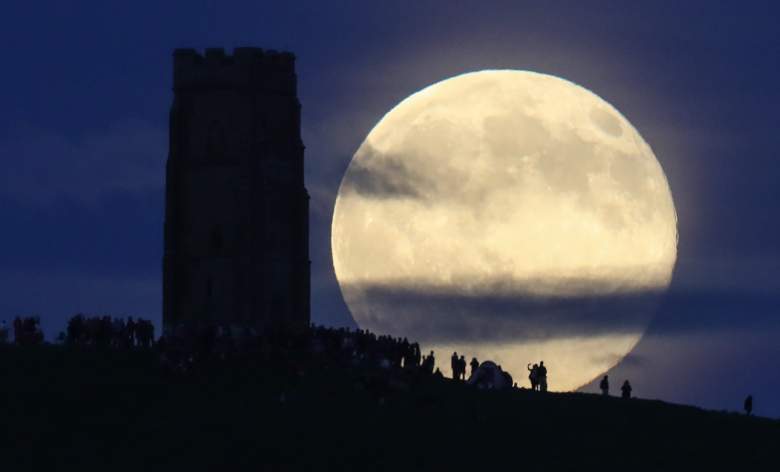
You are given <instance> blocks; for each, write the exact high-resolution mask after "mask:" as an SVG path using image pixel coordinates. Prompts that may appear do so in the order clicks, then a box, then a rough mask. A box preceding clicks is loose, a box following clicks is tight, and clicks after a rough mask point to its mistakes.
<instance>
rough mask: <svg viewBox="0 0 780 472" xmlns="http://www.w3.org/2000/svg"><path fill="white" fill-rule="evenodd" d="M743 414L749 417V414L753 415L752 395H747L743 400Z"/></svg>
mask: <svg viewBox="0 0 780 472" xmlns="http://www.w3.org/2000/svg"><path fill="white" fill-rule="evenodd" d="M744 406H745V414H747V415H748V416H750V414H751V413H753V395H748V396H747V398H745V405H744Z"/></svg>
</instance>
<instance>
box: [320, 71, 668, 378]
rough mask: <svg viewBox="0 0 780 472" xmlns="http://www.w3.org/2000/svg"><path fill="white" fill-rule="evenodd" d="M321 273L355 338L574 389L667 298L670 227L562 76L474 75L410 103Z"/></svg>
mask: <svg viewBox="0 0 780 472" xmlns="http://www.w3.org/2000/svg"><path fill="white" fill-rule="evenodd" d="M332 248H333V262H334V266H335V270H336V276H337V278H338V280H339V284H340V286H341V288H342V292H343V294H344V297H345V300H346V302H347V304H348V305H349V308H350V310H351V312H352V314H353V316H354V317H355V320H356V321H357V322H358V324H359V325H360V326H361V327H363V328H368V329H371V330H373V331H378V332H380V333H382V332H384V333H389V334H393V335H403V336H407V337H409V338H410V339H421V340H422V341H423V348H424V349H434V350H435V351H436V354H437V365H439V366H441V367H442V370H444V371H445V372H449V355H450V354H452V351H453V350H457V351H458V353H459V354H465V355H466V356H467V358H468V359H470V357H471V356H478V357H479V359H480V360H486V359H493V360H495V361H496V362H498V363H499V364H502V366H503V367H504V369H506V370H509V371H510V373H512V374H513V376H514V377H515V379H516V380H517V381H518V382H525V377H526V374H527V372H526V371H525V366H526V364H527V363H529V362H537V361H539V360H540V359H544V361H545V364H547V365H548V366H549V369H550V386H551V388H553V389H558V390H566V389H573V388H576V387H578V386H580V385H582V384H584V383H586V382H588V381H589V380H591V379H593V378H594V377H595V376H597V375H599V374H600V373H602V372H603V371H605V370H607V369H609V368H610V367H611V366H613V365H614V364H615V363H617V362H618V361H619V360H620V359H621V358H622V357H623V356H624V355H625V354H626V353H627V352H628V351H630V350H631V348H632V347H633V346H634V345H635V344H636V343H637V341H638V340H639V338H640V337H641V335H642V333H643V331H644V329H645V326H646V323H647V320H648V317H647V314H648V313H649V311H650V310H651V305H652V303H648V301H647V299H646V298H643V297H641V296H638V295H641V294H644V293H648V292H657V291H659V290H663V289H665V288H666V287H667V286H668V285H669V282H670V280H671V276H672V271H673V268H674V262H675V259H676V255H677V218H676V214H675V210H674V204H673V202H672V197H671V193H670V191H669V186H668V184H667V182H666V178H665V176H664V173H663V170H662V169H661V167H660V165H659V163H658V161H657V160H656V158H655V156H654V155H653V152H652V150H651V149H650V147H649V146H648V145H647V144H646V143H645V141H644V140H643V139H642V137H641V136H640V135H639V133H638V132H637V131H636V130H635V129H634V128H633V126H631V124H630V123H629V122H628V121H627V120H626V119H625V118H624V117H623V116H622V115H621V114H620V113H619V112H618V111H617V110H615V109H614V108H613V107H612V106H610V105H609V104H608V103H606V102H605V101H604V100H602V99H601V98H599V97H598V96H596V95H595V94H593V93H591V92H590V91H588V90H586V89H584V88H582V87H579V86H577V85H575V84H573V83H571V82H568V81H565V80H563V79H560V78H557V77H553V76H548V75H542V74H536V73H531V72H524V71H509V70H502V71H482V72H476V73H470V74H464V75H460V76H457V77H453V78H451V79H448V80H445V81H442V82H439V83H437V84H434V85H432V86H430V87H427V88H425V89H423V90H421V91H419V92H417V93H415V94H414V95H412V96H410V97H408V98H407V99H405V100H404V101H403V102H401V103H400V104H399V105H398V106H396V107H395V108H393V109H392V110H391V111H390V112H389V113H387V115H385V117H384V118H382V120H381V121H380V122H379V123H378V124H377V125H376V126H375V127H374V129H373V130H372V131H371V133H369V135H368V137H367V138H366V139H365V141H364V142H363V144H362V145H361V146H360V148H359V149H358V151H357V153H356V154H355V156H354V157H353V159H352V162H351V164H350V166H349V169H348V170H347V172H346V174H345V176H344V179H343V181H342V184H341V188H340V189H339V195H338V198H337V200H336V208H335V212H334V216H333V228H332Z"/></svg>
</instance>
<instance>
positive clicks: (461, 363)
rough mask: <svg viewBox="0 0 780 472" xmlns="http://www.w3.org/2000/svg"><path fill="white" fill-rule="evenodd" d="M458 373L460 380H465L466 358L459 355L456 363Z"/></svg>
mask: <svg viewBox="0 0 780 472" xmlns="http://www.w3.org/2000/svg"><path fill="white" fill-rule="evenodd" d="M458 373H459V374H460V379H461V380H466V356H463V355H461V356H460V360H459V361H458Z"/></svg>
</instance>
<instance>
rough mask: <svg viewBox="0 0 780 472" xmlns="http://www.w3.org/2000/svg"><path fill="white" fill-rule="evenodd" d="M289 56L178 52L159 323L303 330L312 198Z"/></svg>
mask: <svg viewBox="0 0 780 472" xmlns="http://www.w3.org/2000/svg"><path fill="white" fill-rule="evenodd" d="M294 61H295V58H294V56H293V55H292V54H289V53H278V52H274V51H264V50H262V49H256V48H237V49H235V51H234V53H233V55H232V56H230V55H227V54H225V52H224V50H222V49H207V50H206V52H205V54H204V55H201V54H199V53H197V52H196V51H194V50H191V49H179V50H176V51H175V52H174V86H173V91H174V99H173V105H172V107H171V112H170V149H169V155H168V162H167V169H166V210H165V213H166V217H165V251H164V258H163V279H164V282H163V285H164V287H163V324H164V328H165V330H167V331H170V330H171V329H173V328H174V327H175V326H177V325H180V324H189V325H198V324H201V323H225V324H231V325H238V326H251V327H256V328H258V329H264V328H266V327H268V326H271V325H282V326H285V327H290V328H295V327H304V326H306V325H308V323H309V250H308V240H309V236H308V198H309V197H308V193H307V192H306V189H305V187H304V182H303V152H304V146H303V143H302V141H301V137H300V103H299V102H298V99H297V92H296V88H297V87H296V76H295V65H294V64H295V62H294Z"/></svg>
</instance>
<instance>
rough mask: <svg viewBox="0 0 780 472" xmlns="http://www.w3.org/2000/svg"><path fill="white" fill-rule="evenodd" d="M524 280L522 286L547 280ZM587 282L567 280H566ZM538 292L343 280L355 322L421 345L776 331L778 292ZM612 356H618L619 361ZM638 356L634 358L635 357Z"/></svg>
mask: <svg viewBox="0 0 780 472" xmlns="http://www.w3.org/2000/svg"><path fill="white" fill-rule="evenodd" d="M546 283H548V282H545V281H539V282H538V283H536V282H533V281H529V282H525V283H524V284H523V286H525V287H528V286H533V285H534V284H537V285H539V284H542V285H543V284H546ZM578 283H582V284H585V283H587V284H592V282H584V281H583V282H578V281H568V282H563V283H562V284H563V285H567V286H570V285H577V284H578ZM590 287H591V289H592V290H593V292H595V293H600V294H594V295H587V294H583V292H582V291H581V290H580V291H576V292H573V293H576V295H569V296H540V295H538V294H533V293H529V292H528V291H527V290H524V289H523V288H522V287H521V286H518V285H517V284H512V283H505V284H489V285H481V286H479V287H477V288H472V289H467V288H464V289H457V288H446V287H441V286H432V285H426V284H424V283H419V284H392V283H385V284H345V285H344V286H343V293H344V297H345V299H346V300H348V301H349V305H350V308H352V310H353V311H355V312H357V313H360V316H359V320H358V321H359V323H360V325H361V326H362V327H367V328H369V329H371V330H373V331H376V332H379V333H390V334H396V335H398V334H403V335H409V333H414V334H413V337H414V338H415V339H417V340H420V341H423V342H440V341H447V342H465V341H468V342H505V341H515V342H516V341H538V340H548V339H560V338H572V337H591V336H600V335H609V334H631V333H641V332H645V331H646V330H647V331H648V333H650V334H652V335H655V336H686V335H693V334H700V333H705V334H712V333H729V332H734V331H737V330H744V331H751V330H753V331H755V330H759V331H760V330H763V329H780V317H777V316H776V315H775V311H774V307H777V306H780V296H778V295H764V296H761V295H756V294H747V293H741V292H718V291H696V292H694V291H690V292H671V293H665V294H664V293H661V292H657V291H645V292H643V291H633V292H623V293H619V292H617V291H613V292H612V293H608V290H607V289H605V288H604V287H601V288H599V287H594V286H592V285H590ZM616 360H617V359H616ZM637 361H638V360H637Z"/></svg>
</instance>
